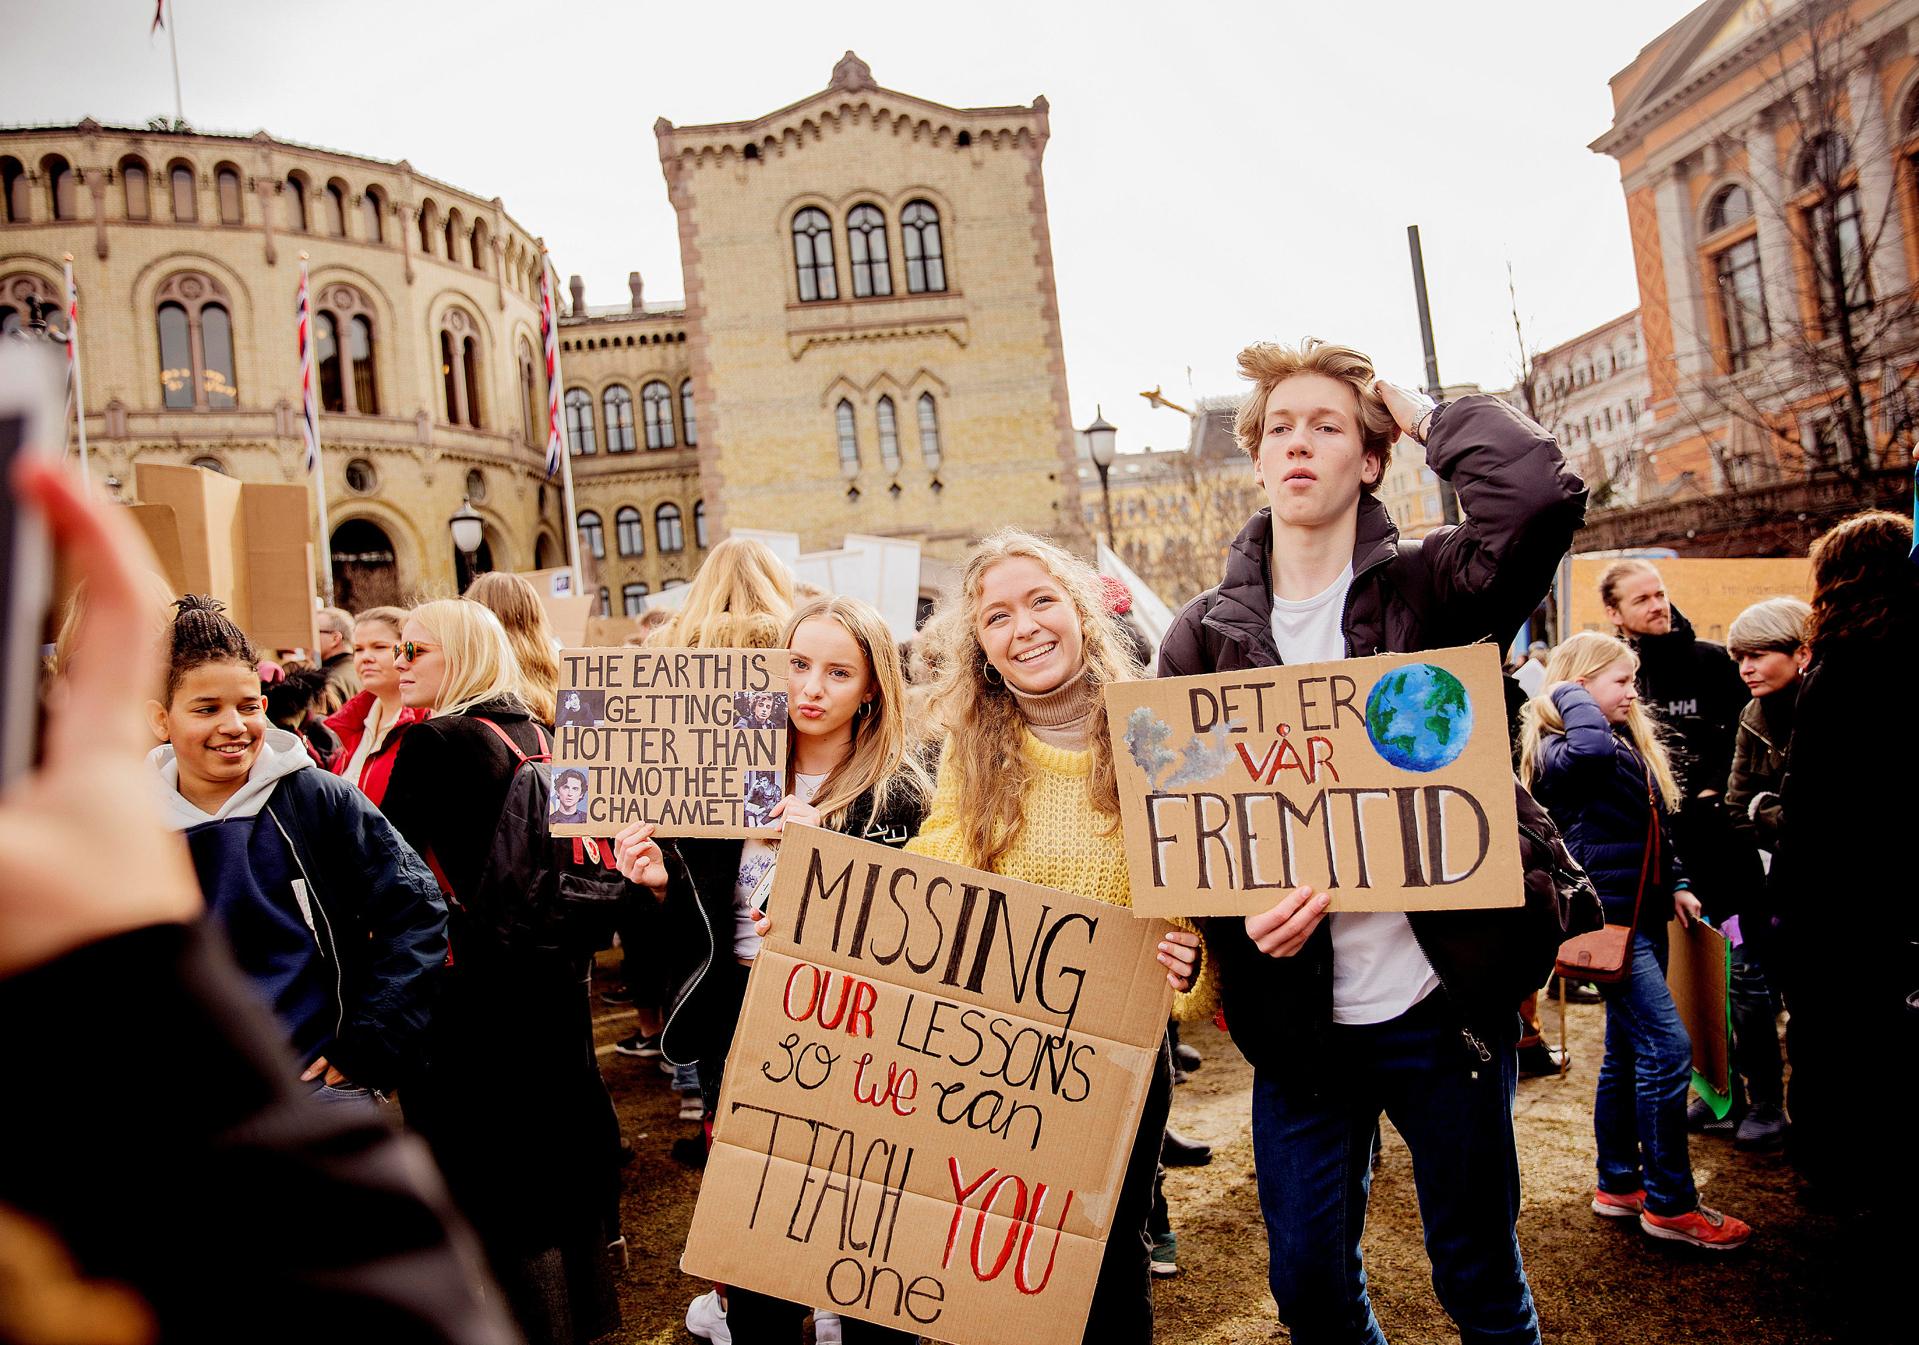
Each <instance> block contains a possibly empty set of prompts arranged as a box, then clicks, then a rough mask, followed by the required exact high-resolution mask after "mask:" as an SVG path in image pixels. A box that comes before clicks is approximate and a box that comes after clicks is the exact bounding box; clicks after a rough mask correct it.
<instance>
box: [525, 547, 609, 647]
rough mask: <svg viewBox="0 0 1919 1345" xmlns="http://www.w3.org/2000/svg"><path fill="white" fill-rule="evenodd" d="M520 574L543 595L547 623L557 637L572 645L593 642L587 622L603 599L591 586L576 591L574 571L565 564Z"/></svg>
mask: <svg viewBox="0 0 1919 1345" xmlns="http://www.w3.org/2000/svg"><path fill="white" fill-rule="evenodd" d="M589 554H590V553H589ZM520 577H521V578H522V579H525V580H526V581H527V582H528V583H530V584H532V585H533V591H534V592H535V593H538V594H539V595H540V606H541V607H543V608H545V609H546V623H547V625H548V626H550V627H551V628H552V630H553V638H554V639H556V640H558V641H559V642H560V643H561V644H562V645H566V646H569V647H571V646H575V645H577V646H581V647H584V646H587V645H591V644H593V643H594V641H593V640H591V639H589V638H587V634H586V623H587V622H588V620H590V619H591V618H592V616H593V614H594V613H595V612H596V611H598V610H599V606H600V600H599V599H598V598H596V597H594V596H593V590H592V589H591V588H588V589H586V590H585V591H584V592H579V593H576V592H574V590H573V571H572V570H570V569H567V568H566V567H564V566H562V567H560V568H559V569H556V570H527V571H524V572H523V573H522V574H521V576H520Z"/></svg>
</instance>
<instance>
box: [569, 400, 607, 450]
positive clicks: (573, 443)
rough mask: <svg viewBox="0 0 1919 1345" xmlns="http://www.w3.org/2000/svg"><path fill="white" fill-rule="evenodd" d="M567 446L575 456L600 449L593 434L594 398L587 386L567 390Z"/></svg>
mask: <svg viewBox="0 0 1919 1345" xmlns="http://www.w3.org/2000/svg"><path fill="white" fill-rule="evenodd" d="M565 401H566V446H567V450H568V451H569V452H571V453H572V454H573V455H574V456H575V457H586V456H588V455H590V454H593V453H597V452H599V451H600V446H599V443H598V442H597V441H596V440H595V438H594V436H593V398H592V396H591V394H589V393H588V392H587V390H586V389H585V388H568V389H567V390H566V398H565Z"/></svg>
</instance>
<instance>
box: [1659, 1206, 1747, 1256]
mask: <svg viewBox="0 0 1919 1345" xmlns="http://www.w3.org/2000/svg"><path fill="white" fill-rule="evenodd" d="M1639 1226H1640V1227H1641V1228H1642V1229H1644V1230H1645V1231H1646V1232H1648V1233H1650V1234H1651V1235H1652V1236H1653V1237H1656V1238H1665V1239H1667V1240H1668V1241H1671V1242H1689V1243H1691V1244H1692V1245H1693V1246H1695V1247H1704V1248H1705V1249H1706V1250H1707V1251H1712V1252H1729V1251H1731V1250H1732V1249H1733V1248H1735V1247H1743V1246H1745V1244H1746V1239H1747V1238H1749V1237H1751V1236H1752V1227H1751V1225H1749V1224H1747V1223H1746V1221H1745V1220H1743V1219H1735V1218H1733V1217H1732V1216H1731V1215H1730V1214H1721V1213H1720V1212H1719V1211H1718V1210H1715V1209H1712V1208H1710V1207H1708V1206H1706V1205H1700V1206H1699V1207H1698V1208H1697V1209H1693V1210H1688V1211H1687V1212H1686V1213H1684V1214H1677V1215H1671V1216H1667V1215H1663V1214H1654V1213H1653V1212H1652V1211H1651V1210H1641V1211H1640V1214H1639Z"/></svg>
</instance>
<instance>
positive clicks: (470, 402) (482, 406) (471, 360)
mask: <svg viewBox="0 0 1919 1345" xmlns="http://www.w3.org/2000/svg"><path fill="white" fill-rule="evenodd" d="M460 361H461V364H462V366H463V372H464V373H465V374H466V423H467V424H469V425H471V426H472V427H473V428H474V429H476V430H479V429H484V428H486V399H485V398H484V397H483V396H481V393H482V392H483V391H484V389H483V388H482V386H481V383H480V338H479V337H477V336H469V337H467V338H466V342H465V344H464V345H462V346H461V348H460Z"/></svg>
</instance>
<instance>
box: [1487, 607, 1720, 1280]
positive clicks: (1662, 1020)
mask: <svg viewBox="0 0 1919 1345" xmlns="http://www.w3.org/2000/svg"><path fill="white" fill-rule="evenodd" d="M1638 672H1639V660H1638V658H1637V656H1635V655H1634V654H1633V652H1632V650H1631V649H1629V648H1628V647H1627V646H1626V645H1625V644H1624V643H1623V642H1621V641H1619V640H1615V639H1614V638H1613V637H1612V636H1610V635H1601V634H1599V633H1598V632H1597V631H1582V632H1581V633H1579V634H1578V635H1575V636H1573V637H1572V638H1571V639H1569V640H1567V641H1566V642H1565V643H1564V644H1562V645H1560V646H1559V648H1557V649H1555V650H1553V652H1552V657H1551V658H1550V659H1549V660H1548V661H1547V663H1546V692H1545V694H1544V695H1542V696H1540V697H1539V698H1538V699H1536V700H1532V701H1528V702H1527V703H1526V708H1525V710H1524V711H1523V712H1522V728H1521V736H1520V749H1519V750H1520V757H1519V771H1520V775H1521V776H1522V777H1523V778H1524V779H1525V781H1526V783H1527V785H1528V786H1529V787H1531V788H1532V789H1533V791H1534V792H1535V793H1536V794H1537V795H1538V798H1539V801H1540V802H1541V803H1543V804H1545V805H1546V808H1547V809H1548V810H1549V811H1550V812H1551V813H1552V815H1553V819H1554V820H1555V821H1557V822H1558V823H1559V825H1560V827H1561V828H1562V829H1563V830H1564V831H1565V834H1566V845H1567V847H1568V848H1569V849H1570V850H1571V851H1572V853H1573V856H1574V858H1576V859H1578V861H1579V862H1580V864H1581V865H1582V866H1583V867H1584V868H1585V870H1586V872H1587V873H1588V874H1589V875H1590V876H1591V878H1592V880H1593V884H1594V886H1596V887H1597V888H1598V889H1599V895H1600V899H1601V900H1602V901H1603V902H1604V903H1605V907H1606V919H1607V921H1608V922H1610V923H1613V924H1631V925H1632V926H1633V927H1634V930H1633V935H1632V951H1631V963H1630V966H1629V968H1628V971H1627V973H1626V977H1625V979H1623V980H1621V981H1620V982H1618V983H1617V984H1615V985H1609V986H1605V987H1602V989H1601V991H1600V993H1601V994H1602V995H1604V996H1605V1000H1606V1058H1605V1060H1604V1062H1603V1063H1602V1064H1601V1065H1600V1067H1599V1091H1598V1094H1597V1096H1596V1097H1595V1098H1594V1101H1593V1130H1594V1132H1595V1134H1596V1137H1597V1140H1598V1146H1599V1185H1598V1187H1597V1189H1595V1190H1594V1192H1593V1198H1592V1207H1593V1213H1595V1214H1598V1215H1601V1216H1603V1217H1605V1218H1611V1219H1637V1220H1638V1221H1639V1226H1640V1227H1641V1228H1642V1229H1644V1230H1645V1231H1646V1232H1647V1233H1648V1234H1650V1235H1651V1236H1653V1237H1656V1238H1663V1239H1666V1240H1668V1241H1673V1242H1685V1243H1690V1244H1692V1245H1693V1246H1695V1247H1704V1248H1707V1249H1709V1250H1712V1251H1730V1250H1731V1249H1732V1248H1734V1247H1738V1246H1740V1245H1741V1244H1743V1243H1744V1242H1745V1241H1746V1239H1747V1238H1749V1237H1751V1236H1752V1229H1751V1228H1749V1227H1747V1226H1746V1224H1745V1223H1743V1222H1742V1221H1740V1220H1738V1219H1735V1218H1733V1217H1732V1216H1730V1215H1726V1214H1721V1213H1719V1212H1718V1211H1717V1210H1714V1209H1710V1208H1708V1207H1707V1206H1706V1205H1705V1204H1703V1203H1702V1202H1701V1201H1700V1199H1699V1192H1698V1190H1697V1189H1696V1188H1695V1187H1694V1186H1693V1180H1692V1162H1691V1159H1690V1158H1689V1157H1688V1154H1687V1142H1686V1086H1687V1084H1688V1083H1689V1082H1690V1081H1691V1079H1692V1042H1691V1041H1690V1040H1689V1039H1688V1038H1687V1036H1686V1028H1685V1025H1684V1024H1683V1023H1681V1022H1680V1020H1679V1010H1678V1009H1677V1008H1676V1007H1675V1006H1674V1005H1673V1001H1672V993H1671V992H1670V991H1669V990H1668V989H1667V988H1666V922H1667V920H1668V919H1669V918H1670V917H1672V916H1677V917H1678V919H1679V920H1681V921H1682V922H1687V923H1690V922H1691V921H1693V920H1697V919H1698V918H1699V899H1698V898H1697V897H1695V896H1693V895H1692V893H1691V891H1689V890H1688V887H1687V883H1686V880H1685V878H1684V877H1683V876H1682V875H1681V873H1680V869H1679V865H1678V862H1677V860H1676V859H1675V857H1674V855H1673V852H1672V848H1671V846H1670V844H1669V843H1668V842H1667V839H1666V824H1667V818H1668V817H1669V815H1670V814H1671V813H1673V812H1674V811H1675V810H1677V808H1678V807H1679V802H1680V793H1679V786H1678V784H1677V782H1676V781H1675V780H1674V778H1673V772H1672V765H1671V763H1670V761H1669V760H1668V759H1667V756H1666V749H1665V746H1664V745H1663V744H1662V743H1661V742H1660V741H1659V736H1658V734H1657V733H1656V732H1655V731H1654V728H1653V721H1652V717H1651V716H1650V715H1648V714H1647V713H1646V711H1645V709H1644V708H1643V707H1642V706H1641V705H1640V704H1639V693H1638V690H1637V687H1636V684H1635V679H1636V678H1637V676H1638Z"/></svg>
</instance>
